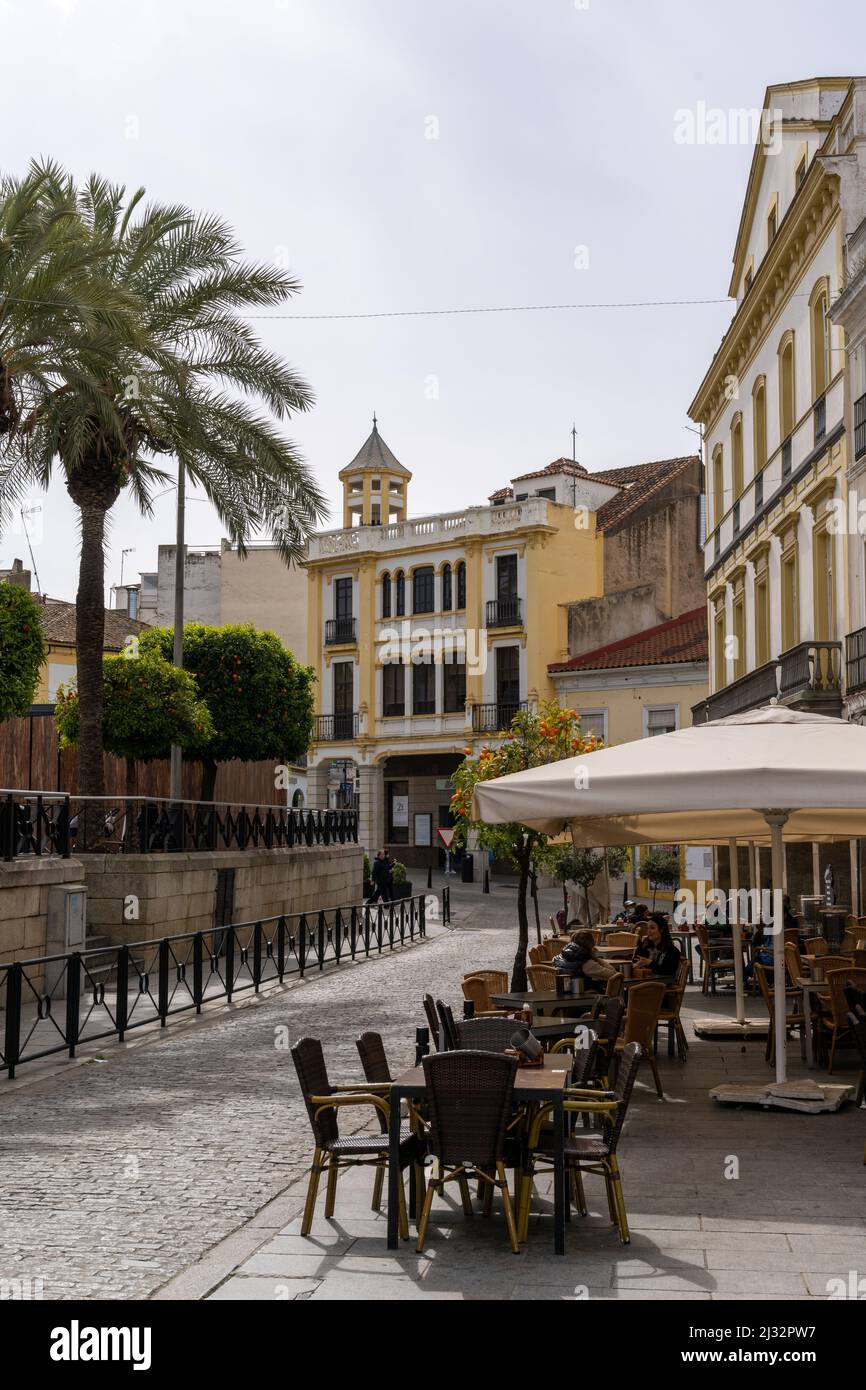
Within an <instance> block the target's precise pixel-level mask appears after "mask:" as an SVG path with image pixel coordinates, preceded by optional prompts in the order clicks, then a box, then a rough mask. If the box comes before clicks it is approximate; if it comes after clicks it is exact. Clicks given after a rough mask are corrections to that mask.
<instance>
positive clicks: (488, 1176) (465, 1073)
mask: <svg viewBox="0 0 866 1390" xmlns="http://www.w3.org/2000/svg"><path fill="white" fill-rule="evenodd" d="M423 1064H424V1079H425V1081H426V1085H427V1097H428V1101H429V1105H430V1135H429V1143H430V1151H431V1153H432V1154H433V1156H434V1158H435V1159H436V1160H437V1167H436V1176H435V1177H431V1179H430V1182H429V1185H428V1187H427V1192H426V1195H425V1197H424V1205H423V1207H422V1209H421V1216H420V1219H419V1221H418V1240H417V1243H416V1246H415V1248H416V1250H417V1252H418V1254H419V1255H420V1254H422V1253H423V1251H424V1241H425V1239H426V1236H427V1226H428V1223H429V1221H430V1211H431V1208H432V1206H433V1198H434V1196H435V1195H436V1194H437V1193H439V1194H440V1195H441V1193H442V1190H443V1187H444V1185H445V1183H446V1182H457V1183H458V1184H459V1186H460V1192H461V1196H462V1199H463V1210H464V1213H465V1214H466V1215H467V1216H471V1215H472V1204H471V1200H470V1197H469V1184H468V1178H469V1176H470V1175H471V1176H474V1177H476V1178H478V1180H479V1181H480V1182H483V1183H484V1184H486V1186H487V1188H488V1190H489V1192H490V1194H491V1196H492V1193H493V1191H494V1189H496V1188H498V1189H499V1191H500V1192H501V1194H502V1205H503V1207H504V1209H505V1222H506V1225H507V1227H508V1235H509V1238H510V1240H511V1248H512V1250H513V1251H514V1253H515V1254H519V1252H520V1246H519V1245H518V1241H517V1226H516V1223H515V1220H514V1210H513V1207H512V1205H511V1195H510V1193H509V1191H508V1179H507V1177H506V1174H505V1161H504V1160H505V1143H506V1131H507V1128H508V1121H509V1118H510V1115H511V1109H512V1105H513V1100H514V1080H515V1077H516V1076H517V1058H516V1057H504V1056H502V1057H497V1056H495V1055H494V1054H493V1053H490V1052H468V1051H462V1050H461V1051H457V1052H449V1053H445V1054H444V1055H440V1056H438V1057H425V1058H424V1063H423ZM488 1210H489V1207H488Z"/></svg>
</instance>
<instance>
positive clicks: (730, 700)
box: [692, 661, 778, 724]
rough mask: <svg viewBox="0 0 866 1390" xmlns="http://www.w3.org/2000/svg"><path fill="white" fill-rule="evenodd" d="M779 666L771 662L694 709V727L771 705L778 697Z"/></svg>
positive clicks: (703, 701)
mask: <svg viewBox="0 0 866 1390" xmlns="http://www.w3.org/2000/svg"><path fill="white" fill-rule="evenodd" d="M777 665H778V663H777V662H775V661H768V662H767V663H766V664H765V665H764V666H759V667H758V668H757V670H755V671H749V672H748V673H747V674H746V675H745V676H741V677H740V679H739V680H736V681H731V684H730V685H726V686H723V688H722V689H721V690H718V691H716V693H715V694H714V695H710V696H709V697H708V698H707V699H706V700H702V701H701V702H700V704H698V705H695V706H694V707H693V708H692V723H694V724H705V723H706V722H707V720H709V719H725V718H727V716H728V715H729V714H740V713H742V711H743V710H747V709H756V708H757V706H758V705H766V704H768V703H769V701H770V700H772V699H774V698H775V696H776V695H777V694H778V686H777V679H776V670H777Z"/></svg>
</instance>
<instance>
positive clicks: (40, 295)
mask: <svg viewBox="0 0 866 1390" xmlns="http://www.w3.org/2000/svg"><path fill="white" fill-rule="evenodd" d="M110 249H111V247H110V243H108V242H107V241H106V240H105V239H104V238H103V239H100V238H99V237H93V236H89V235H87V234H86V233H85V230H84V228H83V227H82V225H81V221H80V218H79V214H78V203H77V196H76V191H75V185H74V184H73V182H72V181H71V179H69V177H68V176H67V175H66V174H64V172H63V170H62V169H61V168H60V166H59V165H57V164H55V163H52V162H50V161H49V162H46V163H39V162H37V161H33V163H31V165H30V167H29V169H28V171H27V173H26V174H25V176H24V177H23V178H21V179H16V178H12V177H9V176H2V177H0V441H3V442H8V439H9V437H10V436H11V435H12V434H14V432H15V430H16V429H17V426H18V424H19V423H20V420H21V417H22V414H23V413H26V411H27V408H28V403H29V402H30V400H31V395H32V392H33V390H34V388H35V387H36V386H37V385H38V386H39V387H40V388H41V389H43V390H44V389H47V388H48V387H49V386H50V384H51V383H53V382H55V381H56V380H57V377H58V374H59V372H60V369H61V364H63V365H64V366H65V368H66V370H67V372H68V373H70V374H73V373H74V372H75V370H76V369H77V370H82V369H83V365H84V364H83V361H82V350H83V347H84V344H85V342H86V340H87V337H88V335H89V334H90V333H92V332H94V331H97V330H98V329H99V331H101V329H100V327H99V326H100V324H101V323H107V324H113V325H114V327H115V328H119V326H120V322H121V318H122V315H123V314H124V312H125V311H126V310H127V309H128V308H129V306H130V297H129V295H128V293H127V292H125V291H123V290H122V289H121V288H120V287H117V286H115V285H114V284H112V282H111V281H110V280H109V279H107V278H106V276H105V275H104V273H103V268H104V265H105V261H106V258H107V255H108V253H109V251H110ZM4 500H6V499H0V501H4ZM0 519H2V518H0Z"/></svg>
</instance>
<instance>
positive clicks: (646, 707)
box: [642, 701, 680, 738]
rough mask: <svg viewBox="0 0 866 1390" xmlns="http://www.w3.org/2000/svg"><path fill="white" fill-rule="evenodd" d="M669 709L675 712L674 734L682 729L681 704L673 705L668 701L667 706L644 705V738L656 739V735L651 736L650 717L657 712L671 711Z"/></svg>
mask: <svg viewBox="0 0 866 1390" xmlns="http://www.w3.org/2000/svg"><path fill="white" fill-rule="evenodd" d="M669 709H670V710H673V712H674V728H673V732H674V733H676V731H677V729H679V727H680V707H679V704H671V703H670V701H668V702H667V703H666V704H664V705H644V706H643V709H642V718H643V736H644V738H650V737H655V735H650V731H649V716H650V714H651V713H654V712H656V711H657V710H669Z"/></svg>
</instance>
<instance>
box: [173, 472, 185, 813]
mask: <svg viewBox="0 0 866 1390" xmlns="http://www.w3.org/2000/svg"><path fill="white" fill-rule="evenodd" d="M185 511H186V470H185V469H184V466H183V460H182V459H178V461H177V532H176V539H175V551H174V649H173V651H172V658H171V659H172V661H173V663H174V665H175V666H178V667H181V668H182V667H183V572H184V560H185V558H186V555H185V546H184V522H185ZM169 796H170V798H171V800H172V801H173V802H179V801H182V800H183V750H182V749H181V747H180V745H179V744H177V743H173V744H172V745H171V778H170V786H169Z"/></svg>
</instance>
